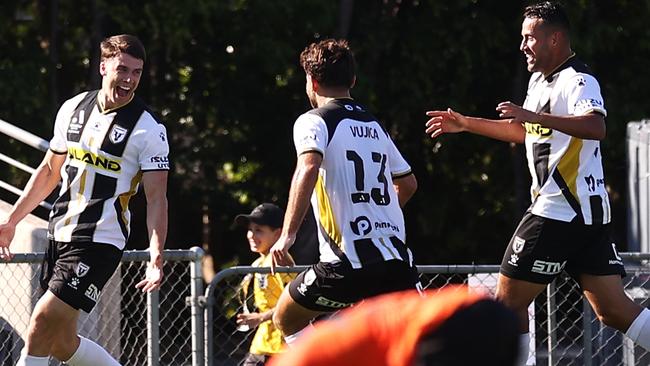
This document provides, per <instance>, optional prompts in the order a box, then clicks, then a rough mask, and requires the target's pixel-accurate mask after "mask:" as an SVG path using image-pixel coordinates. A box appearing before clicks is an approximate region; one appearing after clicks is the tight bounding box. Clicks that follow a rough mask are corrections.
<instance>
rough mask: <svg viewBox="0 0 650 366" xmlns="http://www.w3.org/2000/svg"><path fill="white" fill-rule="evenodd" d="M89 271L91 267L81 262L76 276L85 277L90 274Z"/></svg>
mask: <svg viewBox="0 0 650 366" xmlns="http://www.w3.org/2000/svg"><path fill="white" fill-rule="evenodd" d="M88 271H90V266H89V265H87V264H86V263H84V262H79V264H78V265H77V269H76V270H75V274H76V275H77V277H83V276H85V275H87V274H88Z"/></svg>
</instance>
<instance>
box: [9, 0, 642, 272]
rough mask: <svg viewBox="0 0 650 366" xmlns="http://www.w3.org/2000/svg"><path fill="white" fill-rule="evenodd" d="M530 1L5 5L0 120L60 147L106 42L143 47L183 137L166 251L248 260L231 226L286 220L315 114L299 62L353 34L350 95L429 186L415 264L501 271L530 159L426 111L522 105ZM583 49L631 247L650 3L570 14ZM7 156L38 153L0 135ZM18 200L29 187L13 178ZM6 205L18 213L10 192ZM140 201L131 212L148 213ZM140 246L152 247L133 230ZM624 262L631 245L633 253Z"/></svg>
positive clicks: (618, 218) (578, 5) (172, 131)
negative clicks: (435, 133)
mask: <svg viewBox="0 0 650 366" xmlns="http://www.w3.org/2000/svg"><path fill="white" fill-rule="evenodd" d="M524 5H525V4H524V3H522V2H520V1H487V0H486V1H482V0H460V1H453V2H449V1H434V0H428V1H425V0H420V1H418V0H401V1H400V0H382V1H372V2H370V1H363V2H361V1H352V0H340V1H339V2H333V1H317V0H300V1H299V0H284V1H270V2H269V1H254V0H224V1H211V0H186V1H182V2H180V1H172V0H156V1H147V2H142V3H141V4H140V5H138V6H135V5H133V3H132V2H127V1H110V2H109V1H107V0H92V1H87V2H73V1H61V0H38V1H37V0H10V1H3V2H2V3H0V95H1V96H2V97H0V118H2V119H4V120H7V121H10V122H11V123H14V124H17V125H18V126H20V127H22V128H24V129H26V130H28V131H30V132H33V133H35V134H37V135H40V136H43V137H45V138H49V136H51V130H52V125H53V120H54V114H55V112H56V110H57V108H58V106H59V105H60V103H62V102H63V101H64V100H65V99H67V98H70V97H72V96H73V95H75V94H76V93H78V92H80V91H82V90H85V89H88V88H97V87H98V86H99V77H98V73H97V68H98V66H97V65H98V57H99V50H98V43H99V41H100V40H101V39H102V38H104V37H105V36H108V35H112V34H117V33H132V34H136V35H138V36H139V37H140V38H141V39H142V41H143V42H144V44H145V46H146V47H147V51H148V61H147V65H146V66H145V73H146V75H145V77H143V80H142V84H141V86H140V89H139V92H138V94H139V95H141V96H142V97H143V98H144V99H145V101H147V102H148V103H150V104H151V106H152V108H153V109H154V110H155V111H157V113H158V114H159V116H160V117H161V118H162V119H163V120H164V122H165V124H166V127H167V129H168V132H169V136H170V143H171V150H172V160H173V171H172V174H171V175H170V185H169V187H170V190H169V200H170V210H171V215H170V235H169V240H168V247H171V248H187V247H190V246H193V245H202V244H205V245H206V247H208V248H209V251H210V253H211V254H213V255H214V257H215V266H216V267H221V266H224V265H228V264H232V263H234V262H238V261H241V262H244V263H247V262H249V261H250V260H251V259H252V258H250V254H249V253H248V250H247V248H246V246H245V244H244V242H243V239H242V238H243V235H242V233H241V231H238V230H236V229H235V228H234V227H233V226H232V218H233V217H234V216H235V215H236V214H238V213H242V212H247V211H250V209H251V208H252V207H254V206H255V205H256V204H258V203H260V202H263V201H274V202H276V203H278V204H279V205H281V206H284V205H285V203H286V199H287V194H288V185H289V181H290V177H291V174H292V171H293V166H294V163H295V152H294V150H293V146H292V141H291V127H292V125H293V122H294V120H295V118H296V117H297V116H298V115H300V114H301V113H303V112H304V111H306V110H307V109H308V108H309V105H308V102H307V99H306V97H305V95H304V75H303V72H302V70H301V68H300V66H299V64H298V55H299V53H300V51H301V50H302V49H303V48H304V47H305V46H306V45H307V44H308V43H310V42H312V41H315V40H318V39H322V38H325V37H331V36H345V37H346V38H348V39H349V40H350V42H351V45H352V47H353V48H354V49H355V51H356V57H357V61H358V64H359V69H358V83H357V86H356V87H355V88H354V89H353V91H352V93H353V96H354V97H356V98H358V99H359V100H360V101H361V102H362V103H365V104H366V105H367V106H368V108H369V110H370V111H372V112H373V113H374V114H375V115H377V117H378V118H380V119H381V120H382V121H383V122H385V123H386V126H387V128H388V129H389V131H390V133H391V135H392V136H393V137H394V139H395V141H396V142H397V144H398V146H400V148H401V150H402V151H403V152H404V154H405V156H406V158H407V159H408V160H409V162H410V163H411V164H412V166H413V169H414V171H415V173H416V176H417V178H418V181H419V183H420V189H419V191H418V192H417V193H416V196H415V197H414V199H413V200H412V201H411V202H410V203H409V204H408V205H407V207H406V210H405V211H406V216H407V225H408V237H409V238H408V241H409V245H410V246H412V247H413V248H414V251H415V253H416V258H417V261H418V262H419V263H469V262H476V263H496V262H498V261H500V256H501V253H502V252H503V247H504V245H505V244H506V242H507V240H508V238H509V235H510V233H511V232H512V230H513V229H514V225H515V224H516V221H517V219H518V216H519V215H520V214H521V211H522V210H523V209H525V207H526V206H527V204H528V201H529V197H528V192H527V185H528V180H527V174H528V173H527V171H526V168H525V166H524V163H523V155H522V149H521V147H516V146H511V145H509V144H505V143H499V142H495V141H491V140H489V139H485V138H481V137H478V136H469V135H449V136H444V137H442V138H439V139H437V140H435V141H432V140H430V139H429V138H428V137H427V136H426V135H425V134H424V133H423V130H424V122H425V121H426V117H425V115H424V112H425V111H426V110H428V109H432V108H445V107H447V106H451V107H453V108H455V109H457V110H459V111H462V112H464V113H468V114H476V115H482V116H487V117H495V118H496V117H497V115H496V113H495V111H494V107H495V106H496V104H497V103H498V102H500V101H503V100H513V101H515V102H521V101H522V100H523V98H524V94H523V93H524V91H525V84H526V82H527V79H528V73H527V72H526V70H525V63H524V59H523V57H522V54H521V52H520V51H519V49H518V46H519V42H520V35H519V34H520V26H521V18H520V14H521V10H522V9H523V7H524ZM566 5H567V10H568V11H569V13H570V17H571V19H572V23H573V48H574V49H575V50H576V51H577V53H578V55H579V56H580V58H581V59H583V60H584V61H586V62H587V63H589V64H590V66H591V67H592V68H593V69H594V71H595V72H596V74H597V75H598V77H599V80H600V81H601V87H602V89H603V90H602V92H603V95H604V97H605V101H606V107H607V109H608V112H609V116H608V118H607V122H608V126H607V127H608V137H607V139H606V141H605V143H604V147H603V149H604V151H605V159H606V160H605V165H606V176H607V181H608V187H609V189H610V192H611V196H612V201H613V205H614V211H615V212H614V219H615V224H616V229H617V230H616V231H617V233H618V236H619V239H621V240H620V241H621V242H624V238H625V236H624V234H625V217H624V214H625V212H624V202H625V187H626V182H625V179H626V173H625V142H624V139H625V125H626V122H627V121H630V120H638V119H641V118H643V117H644V116H647V115H648V114H649V113H650V111H649V110H648V109H650V107H649V106H648V103H646V101H645V97H646V95H645V93H644V92H643V90H645V87H646V85H647V83H648V79H649V78H648V75H647V71H645V70H646V68H645V64H646V60H647V59H648V58H649V56H650V30H649V29H648V28H647V25H646V24H645V19H647V17H648V15H649V13H650V12H649V9H648V3H646V2H629V1H623V0H609V1H599V2H586V1H571V2H567V4H566ZM0 144H1V146H2V148H1V149H0V150H1V152H2V153H5V154H7V155H10V156H18V157H21V158H23V159H25V160H27V161H30V162H31V163H32V164H33V165H34V164H36V162H38V161H40V158H41V156H42V155H41V154H40V153H39V152H36V151H33V150H32V149H31V148H26V147H24V146H21V144H19V143H16V142H15V141H13V140H11V139H8V138H6V137H4V136H2V137H0ZM0 176H1V178H2V179H3V180H5V181H11V182H12V183H13V184H15V185H18V186H22V185H24V183H25V182H26V180H27V178H28V177H27V176H26V175H25V174H21V173H20V172H18V171H16V170H14V169H10V168H3V169H2V170H0ZM3 197H4V198H5V199H6V200H10V201H11V200H14V199H15V197H13V196H12V195H10V194H6V193H4V196H3ZM142 200H143V199H142V197H138V198H136V199H135V201H134V202H133V205H132V207H133V209H134V210H135V211H138V210H143V204H142ZM134 217H135V219H136V221H135V222H134V230H133V236H132V237H131V240H130V242H129V247H130V248H143V247H144V245H145V242H146V241H145V235H146V233H145V230H144V228H143V224H144V223H143V222H142V221H139V220H141V218H143V217H144V216H143V215H135V216H134ZM623 247H624V245H623Z"/></svg>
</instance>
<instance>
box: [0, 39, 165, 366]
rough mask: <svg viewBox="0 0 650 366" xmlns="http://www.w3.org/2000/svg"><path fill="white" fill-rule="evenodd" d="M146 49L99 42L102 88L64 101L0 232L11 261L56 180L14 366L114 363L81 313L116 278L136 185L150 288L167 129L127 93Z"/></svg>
mask: <svg viewBox="0 0 650 366" xmlns="http://www.w3.org/2000/svg"><path fill="white" fill-rule="evenodd" d="M144 61H145V49H144V46H143V45H142V43H141V42H140V40H138V39H137V38H136V37H134V36H131V35H118V36H113V37H109V38H107V39H105V40H103V41H102V42H101V62H100V66H99V71H100V74H101V75H102V88H101V89H100V90H95V91H88V92H84V93H81V94H79V95H77V96H76V97H74V98H72V99H69V100H68V101H66V102H65V103H64V104H63V105H62V106H61V108H60V109H59V112H58V114H57V117H56V121H55V124H54V137H53V138H52V140H51V141H50V149H49V151H48V152H47V153H46V154H45V158H44V159H43V162H42V163H41V164H40V166H39V167H38V168H37V169H36V172H35V173H34V174H33V175H32V177H31V179H30V180H29V182H28V183H27V186H26V187H25V190H24V192H23V194H22V195H21V196H20V198H19V199H18V200H17V201H16V203H15V204H14V206H13V209H12V211H11V213H10V214H9V216H8V217H7V218H6V219H5V221H4V223H3V224H2V225H0V257H2V259H8V258H10V257H11V252H10V250H9V245H10V244H11V241H12V239H13V236H14V233H15V229H16V225H17V224H18V222H19V221H20V220H22V219H23V218H24V217H25V216H26V215H27V214H29V213H30V212H31V211H32V210H33V209H34V208H36V206H37V205H38V204H39V202H41V201H42V200H43V199H45V197H47V196H48V195H49V194H50V193H51V192H52V191H53V190H54V189H55V188H56V186H57V184H58V183H59V182H60V181H61V180H63V182H62V187H61V190H60V192H59V196H58V198H57V200H56V202H55V203H54V207H53V209H52V211H51V213H50V219H49V222H50V223H49V231H48V237H49V239H50V243H49V247H48V248H47V251H46V254H45V261H44V263H43V267H42V272H41V286H43V289H44V290H46V292H45V294H44V295H43V296H42V297H41V298H40V299H39V301H38V303H37V304H36V307H35V308H34V312H33V313H32V316H31V319H30V322H29V328H28V334H27V341H26V343H25V348H24V349H23V352H22V354H21V357H20V359H19V361H18V364H17V365H18V366H41V365H42V366H45V365H48V363H49V361H48V359H49V356H53V357H54V358H56V359H58V360H60V361H64V362H65V363H66V364H68V365H71V366H105V365H106V366H109V365H110V366H114V365H119V363H118V362H117V361H116V360H115V359H113V357H111V356H110V355H109V354H108V352H106V350H104V349H103V348H102V347H100V346H99V345H97V344H96V343H94V342H92V341H90V340H88V339H86V338H84V337H81V336H78V335H77V319H78V317H79V310H80V309H81V310H83V311H85V312H90V311H91V310H92V309H93V307H94V306H95V304H96V303H97V300H98V299H99V296H100V294H101V291H102V288H103V287H104V285H105V284H106V282H107V281H108V280H109V279H110V277H111V276H112V275H113V273H114V272H115V269H116V268H117V266H118V264H119V263H120V259H121V257H122V251H123V250H124V246H125V243H126V240H127V237H128V235H129V222H130V213H129V210H128V203H129V199H130V198H131V197H132V196H133V195H134V194H135V193H136V192H137V188H138V185H139V183H140V182H142V185H143V187H144V192H145V195H146V198H147V226H148V229H149V239H150V245H149V251H150V255H151V261H150V264H149V268H148V270H147V275H146V277H145V279H144V280H142V281H140V282H139V283H138V284H137V285H136V287H138V288H141V289H142V290H143V291H154V290H156V289H158V287H159V286H160V281H161V277H162V250H163V245H164V243H165V238H166V236H167V197H166V193H167V172H168V170H169V162H168V158H167V154H168V152H169V147H168V144H167V136H166V131H165V127H164V126H163V125H161V124H159V123H158V122H157V120H156V119H155V117H154V116H153V115H152V113H151V112H150V111H149V110H148V109H147V107H146V106H145V104H144V102H143V101H142V100H140V99H139V98H138V97H136V96H135V94H134V93H135V90H136V88H137V87H138V83H139V82H140V77H141V75H142V68H143V66H144Z"/></svg>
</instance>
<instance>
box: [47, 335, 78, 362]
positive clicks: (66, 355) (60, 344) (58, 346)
mask: <svg viewBox="0 0 650 366" xmlns="http://www.w3.org/2000/svg"><path fill="white" fill-rule="evenodd" d="M78 343H79V342H78V340H77V335H76V334H66V333H65V332H59V334H57V336H56V337H55V338H54V339H53V341H52V346H51V348H50V355H51V356H52V357H54V358H56V359H57V360H59V361H61V362H64V361H67V360H69V359H70V358H71V357H72V355H73V354H74V353H75V351H76V350H77V347H78V346H79V344H78Z"/></svg>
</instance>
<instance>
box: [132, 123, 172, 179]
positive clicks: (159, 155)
mask: <svg viewBox="0 0 650 366" xmlns="http://www.w3.org/2000/svg"><path fill="white" fill-rule="evenodd" d="M168 155H169V144H168V142H167V130H166V129H165V126H163V125H162V124H159V123H156V124H154V125H153V126H152V127H151V128H149V129H148V130H147V133H146V134H145V143H144V145H143V149H142V151H140V156H139V163H140V170H143V171H152V170H169V157H168Z"/></svg>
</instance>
